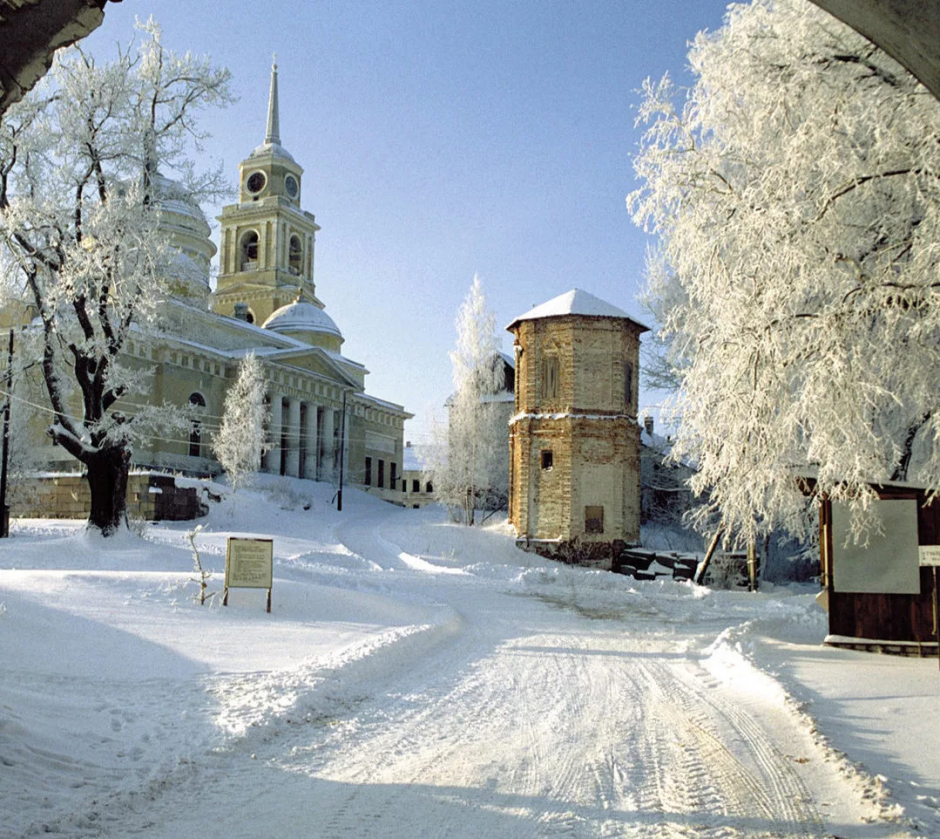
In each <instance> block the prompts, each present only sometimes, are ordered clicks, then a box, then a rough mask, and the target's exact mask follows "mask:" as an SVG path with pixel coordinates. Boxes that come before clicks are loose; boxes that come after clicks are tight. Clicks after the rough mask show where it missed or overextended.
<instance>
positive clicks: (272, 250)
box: [212, 61, 323, 325]
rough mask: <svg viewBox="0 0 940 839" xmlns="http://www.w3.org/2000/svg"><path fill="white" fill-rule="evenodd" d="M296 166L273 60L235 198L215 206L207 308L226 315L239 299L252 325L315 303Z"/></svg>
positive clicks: (308, 226)
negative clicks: (256, 137)
mask: <svg viewBox="0 0 940 839" xmlns="http://www.w3.org/2000/svg"><path fill="white" fill-rule="evenodd" d="M303 171H304V170H303V169H302V168H301V167H300V166H299V165H298V164H297V162H296V161H295V160H294V158H293V157H291V155H290V153H289V152H288V151H287V149H285V148H284V147H283V146H282V145H281V136H280V117H279V113H278V94H277V63H276V61H275V63H274V65H273V67H272V68H271V91H270V95H269V97H268V122H267V130H266V132H265V137H264V142H263V143H262V144H261V145H260V146H258V147H257V148H256V149H255V150H254V151H253V152H252V153H251V154H250V155H248V157H247V158H246V159H245V160H243V161H242V162H241V163H240V164H239V166H238V203H237V204H229V205H228V206H226V207H223V208H222V215H221V216H219V221H220V222H221V225H222V233H221V240H222V241H221V247H220V256H219V277H218V282H217V285H216V291H215V293H214V294H213V295H212V309H213V311H215V312H218V313H219V314H223V315H233V314H234V313H235V305H236V304H238V303H242V304H245V305H246V306H247V308H248V317H249V319H250V320H251V321H252V322H254V323H257V324H258V325H260V324H262V323H264V321H265V320H266V319H267V318H268V317H269V316H270V315H271V313H272V312H274V311H275V310H277V309H279V308H281V307H282V306H285V305H287V304H288V303H292V302H294V301H295V300H298V299H303V300H306V301H308V302H310V303H313V304H314V305H315V306H318V307H319V308H321V309H322V308H323V304H322V303H321V302H320V301H319V300H317V298H316V293H315V286H314V281H313V264H314V245H315V241H316V233H317V231H318V230H319V229H320V228H319V226H318V225H317V223H316V221H315V220H314V216H313V213H308V212H306V211H305V210H303V209H301V206H300V199H301V194H302V193H301V186H302V178H303Z"/></svg>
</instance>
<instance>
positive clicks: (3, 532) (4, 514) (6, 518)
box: [0, 329, 13, 539]
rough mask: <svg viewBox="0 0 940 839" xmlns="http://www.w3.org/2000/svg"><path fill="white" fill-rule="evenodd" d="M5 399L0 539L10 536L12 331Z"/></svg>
mask: <svg viewBox="0 0 940 839" xmlns="http://www.w3.org/2000/svg"><path fill="white" fill-rule="evenodd" d="M6 386H7V398H6V400H5V401H4V403H3V451H2V454H0V538H4V539H5V538H6V537H8V536H9V535H10V513H9V510H8V509H7V465H8V463H9V460H10V400H11V399H12V398H13V330H12V329H11V330H10V349H9V351H8V352H7V377H6Z"/></svg>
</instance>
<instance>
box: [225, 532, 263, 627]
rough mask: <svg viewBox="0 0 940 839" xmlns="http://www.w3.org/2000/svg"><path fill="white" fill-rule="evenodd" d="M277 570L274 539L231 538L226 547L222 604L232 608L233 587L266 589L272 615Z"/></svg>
mask: <svg viewBox="0 0 940 839" xmlns="http://www.w3.org/2000/svg"><path fill="white" fill-rule="evenodd" d="M273 568H274V540H273V539H240V538H236V537H232V536H230V537H229V538H228V540H227V542H226V545H225V589H224V591H223V593H222V605H223V606H228V590H229V589H230V588H266V589H267V590H268V608H267V611H269V612H270V611H271V582H272V579H273V576H274V572H273Z"/></svg>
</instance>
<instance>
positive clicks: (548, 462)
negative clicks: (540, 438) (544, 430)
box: [542, 449, 555, 472]
mask: <svg viewBox="0 0 940 839" xmlns="http://www.w3.org/2000/svg"><path fill="white" fill-rule="evenodd" d="M554 465H555V455H554V454H553V453H552V450H551V449H542V469H543V470H544V471H546V472H550V471H551V470H552V469H553V468H554Z"/></svg>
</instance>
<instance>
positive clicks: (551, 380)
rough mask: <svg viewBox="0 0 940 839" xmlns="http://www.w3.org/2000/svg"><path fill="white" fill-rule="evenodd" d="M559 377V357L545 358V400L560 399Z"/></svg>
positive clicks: (543, 391)
mask: <svg viewBox="0 0 940 839" xmlns="http://www.w3.org/2000/svg"><path fill="white" fill-rule="evenodd" d="M558 377H559V365H558V356H555V355H548V356H545V358H543V359H542V397H543V398H544V399H557V398H558Z"/></svg>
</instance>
